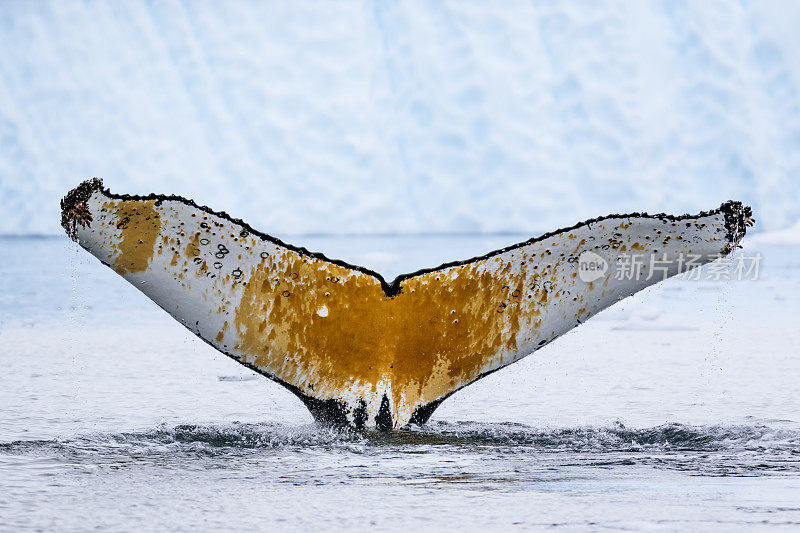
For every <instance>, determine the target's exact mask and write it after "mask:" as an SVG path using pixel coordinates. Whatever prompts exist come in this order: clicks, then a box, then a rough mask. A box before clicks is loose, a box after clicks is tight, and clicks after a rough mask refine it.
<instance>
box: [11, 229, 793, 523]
mask: <svg viewBox="0 0 800 533" xmlns="http://www.w3.org/2000/svg"><path fill="white" fill-rule="evenodd" d="M524 238H525V236H510V235H505V236H492V237H485V236H473V237H402V238H391V237H382V238H346V237H338V238H333V237H314V238H312V237H294V238H289V239H288V240H289V241H290V242H295V243H297V244H301V245H305V246H308V247H309V248H311V249H316V250H321V251H324V252H326V253H328V254H329V255H332V256H334V257H339V258H343V259H346V260H349V261H352V262H356V263H360V264H364V265H366V266H370V267H372V268H375V269H377V270H380V271H381V272H383V273H385V274H386V276H387V277H393V276H394V275H396V274H398V273H401V272H404V271H410V270H415V269H417V268H420V267H424V266H431V265H434V264H438V263H440V262H442V261H445V260H450V259H455V258H464V257H468V256H472V255H476V254H480V253H484V252H486V251H488V250H491V249H493V248H496V247H500V246H503V245H506V244H510V243H513V242H516V241H519V240H522V239H524ZM0 245H2V248H3V251H4V260H3V261H2V263H0V274H1V275H0V348H2V350H0V529H5V530H9V531H17V530H20V529H38V530H41V529H47V530H52V529H59V530H67V531H69V530H87V529H103V530H134V529H144V530H153V529H170V530H198V529H200V530H208V529H218V528H224V529H234V528H235V529H245V530H255V529H264V530H274V529H278V530H282V529H283V530H296V529H300V528H303V529H306V528H308V529H311V528H315V529H325V530H352V529H356V530H364V529H375V528H377V529H408V528H429V529H442V530H465V529H466V530H475V529H486V528H490V529H497V530H506V529H509V528H517V529H530V528H552V529H560V530H601V529H602V530H606V529H612V530H613V529H624V530H631V529H632V530H639V529H644V530H698V529H699V530H720V531H730V530H737V529H741V528H745V527H746V528H748V529H762V528H763V529H786V530H796V529H797V528H798V527H800V418H798V413H800V362H799V361H798V348H797V346H800V331H798V328H797V327H796V317H797V311H798V310H800V306H798V297H799V296H800V276H798V274H799V273H800V249H798V248H792V247H779V246H773V247H762V248H761V249H760V250H759V251H761V252H762V253H763V255H764V259H763V262H762V271H761V273H760V274H761V276H760V279H759V280H757V281H729V282H725V281H712V280H702V281H688V280H674V279H673V280H669V281H668V282H665V283H662V284H660V285H658V286H655V287H653V288H651V289H648V290H646V291H644V292H642V293H640V294H639V295H637V296H635V297H633V298H631V299H628V300H626V301H624V302H622V303H621V304H618V305H617V306H615V307H614V308H612V309H609V310H607V311H605V312H603V313H601V314H600V315H598V316H597V317H595V318H594V319H592V320H590V321H589V322H588V323H587V324H585V325H583V326H581V327H580V328H578V329H576V330H573V331H572V332H571V333H570V334H568V335H566V336H564V337H563V338H561V339H559V340H558V341H556V342H554V343H552V344H551V345H549V346H547V347H545V348H544V349H542V350H541V351H539V352H537V353H536V354H534V355H533V356H531V357H529V358H527V359H525V360H523V361H522V362H520V363H517V364H515V365H512V366H511V367H508V368H506V369H504V370H502V371H500V372H497V373H495V374H493V375H491V376H489V377H487V378H486V379H484V380H482V381H480V382H478V383H476V384H474V385H472V386H470V387H468V388H467V389H465V390H464V391H462V392H460V393H458V394H456V395H454V396H453V397H452V398H450V399H448V400H447V401H446V402H445V403H444V404H443V405H442V406H441V407H440V408H439V410H437V411H436V413H435V414H434V416H433V418H432V419H431V421H430V423H429V424H428V425H426V426H425V427H422V428H411V429H409V430H407V431H397V432H391V433H377V432H353V431H346V430H333V429H329V428H322V427H318V426H316V425H315V424H314V423H313V421H312V420H311V417H310V416H309V414H308V413H307V412H306V410H305V408H304V407H303V406H302V405H301V404H300V402H299V401H298V400H296V399H295V398H294V397H293V396H292V395H291V394H290V393H288V392H286V391H285V390H283V389H282V388H281V387H280V386H278V385H276V384H274V383H271V382H268V381H267V380H266V379H263V378H261V377H259V376H257V375H255V374H253V373H252V372H250V371H249V370H247V369H245V368H242V367H240V366H239V365H237V364H236V363H235V362H233V361H231V360H229V359H227V358H226V357H224V356H222V355H220V354H218V353H216V352H215V351H214V350H213V349H212V348H210V347H209V346H208V345H206V344H205V343H203V342H202V341H200V340H199V339H197V338H195V337H194V336H192V335H191V334H190V333H189V332H188V331H186V330H184V329H183V328H182V327H181V326H180V325H178V324H177V323H175V322H174V321H173V320H172V319H171V318H170V317H169V316H167V315H166V314H165V313H164V312H163V311H161V310H160V309H158V308H157V307H156V306H155V305H154V304H152V303H151V302H150V301H149V300H147V299H146V298H145V297H144V296H143V295H141V294H140V293H138V291H136V290H135V289H134V288H133V287H132V286H130V285H128V284H127V283H126V282H124V281H123V280H122V279H121V278H119V277H117V276H116V274H114V273H113V272H111V271H110V270H108V269H107V268H105V267H103V266H102V265H100V264H99V263H98V262H97V261H96V260H95V259H94V258H92V257H90V256H89V255H88V254H85V253H84V252H82V251H79V250H77V249H76V247H75V245H73V244H72V243H70V242H68V241H67V240H66V239H12V238H6V239H1V240H0ZM754 252H755V250H751V249H748V248H747V247H746V249H745V250H744V252H739V253H754Z"/></svg>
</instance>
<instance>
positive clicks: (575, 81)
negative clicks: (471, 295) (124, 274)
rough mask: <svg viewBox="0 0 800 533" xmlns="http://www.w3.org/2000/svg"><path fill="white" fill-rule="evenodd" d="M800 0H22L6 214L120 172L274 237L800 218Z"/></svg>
mask: <svg viewBox="0 0 800 533" xmlns="http://www.w3.org/2000/svg"><path fill="white" fill-rule="evenodd" d="M798 28H800V2H783V3H781V2H765V3H760V2H725V3H723V2H682V1H665V2H653V3H645V2H553V3H550V2H547V3H538V2H525V3H523V2H503V3H500V2H493V3H492V2H485V3H483V2H481V3H473V2H466V3H465V2H455V1H453V2H416V3H414V2H412V3H402V4H397V3H394V2H383V1H376V2H346V3H339V2H337V3H334V2H321V3H297V2H289V1H286V2H269V3H254V2H253V3H250V2H224V3H211V2H187V3H176V2H113V3H112V2H79V1H70V0H67V1H59V2H52V3H42V2H13V1H8V2H2V3H0V50H2V53H0V201H2V203H3V214H2V216H0V234H8V233H14V234H30V233H46V234H49V233H56V232H58V231H60V229H59V227H58V221H59V216H58V206H57V204H58V200H59V198H60V197H61V196H62V195H63V194H64V192H66V190H68V189H69V188H70V187H72V186H74V185H76V184H77V183H78V182H79V181H81V180H83V179H85V178H88V177H92V176H100V177H103V178H104V179H105V182H106V185H107V186H109V187H110V188H111V189H112V190H114V191H117V192H131V193H147V192H152V191H157V192H165V193H176V194H181V195H184V196H188V197H191V198H194V199H196V200H197V201H198V202H200V203H204V204H208V205H211V206H212V207H214V208H216V209H223V210H226V211H228V212H230V213H232V214H234V215H236V216H239V217H241V218H244V219H245V220H247V221H249V222H251V223H252V224H253V225H254V226H256V227H259V228H261V229H264V230H265V231H268V232H274V233H302V232H370V233H371V232H428V231H437V232H450V231H458V232H464V231H506V230H512V231H513V230H521V231H532V232H533V231H538V230H542V229H549V228H555V227H560V226H564V225H569V224H572V223H574V222H576V221H578V220H580V219H584V218H587V217H591V216H596V215H600V214H606V213H608V212H624V211H639V210H647V211H670V212H695V211H698V210H700V209H706V208H712V207H715V206H717V205H719V203H720V202H722V201H723V200H726V199H728V198H737V199H742V200H745V201H747V202H749V203H751V204H752V205H753V206H754V208H755V210H756V213H757V216H758V219H759V222H760V228H762V229H777V228H782V227H786V226H789V225H791V224H792V223H794V222H795V221H797V220H798V218H800V204H799V203H798V198H800V194H799V193H800V105H799V101H800V100H799V99H800V96H799V95H800V90H799V89H800V31H798Z"/></svg>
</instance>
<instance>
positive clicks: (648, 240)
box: [61, 179, 752, 430]
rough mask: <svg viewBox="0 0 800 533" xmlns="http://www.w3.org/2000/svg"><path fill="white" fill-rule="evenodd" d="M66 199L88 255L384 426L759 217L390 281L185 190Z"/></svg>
mask: <svg viewBox="0 0 800 533" xmlns="http://www.w3.org/2000/svg"><path fill="white" fill-rule="evenodd" d="M61 208H62V217H61V223H62V226H63V227H64V229H65V230H66V232H67V234H68V235H69V236H70V237H71V238H73V239H74V240H76V241H77V242H78V243H79V244H80V245H81V246H82V247H83V248H85V249H86V250H88V251H89V252H90V253H92V254H93V255H94V256H96V257H97V258H98V259H99V260H100V261H102V262H103V264H105V265H107V266H109V267H111V268H113V269H114V270H115V271H116V272H117V273H118V274H119V275H121V276H122V277H124V278H125V279H126V280H128V281H129V282H130V283H132V284H133V285H134V286H135V287H136V288H137V289H139V290H141V291H142V292H144V293H145V294H146V295H147V296H148V297H149V298H150V299H152V300H153V301H154V302H156V303H157V304H158V305H159V306H161V307H162V308H163V309H164V310H165V311H167V312H168V313H169V314H170V315H172V316H173V317H174V318H175V319H176V320H178V321H180V322H181V323H182V324H183V325H184V326H186V327H187V328H188V329H190V330H191V331H192V332H194V333H195V334H196V335H198V336H199V337H201V338H202V339H203V340H205V341H206V342H207V343H209V344H210V345H212V346H213V347H214V348H216V349H217V350H219V351H221V352H222V353H224V354H226V355H228V356H229V357H231V358H232V359H235V360H236V361H238V362H239V363H241V364H243V365H245V366H247V367H249V368H251V369H253V370H255V371H256V372H259V373H260V374H262V375H264V376H266V377H268V378H270V379H272V380H274V381H277V382H278V383H280V384H281V385H283V386H284V387H286V388H287V389H289V390H290V391H292V392H293V393H294V394H296V395H297V396H298V397H299V398H300V399H301V400H302V401H303V402H304V403H305V405H306V406H307V407H308V408H309V410H310V411H311V413H312V414H313V415H314V417H315V419H317V420H318V421H321V422H324V423H329V424H341V425H349V426H353V427H356V428H362V427H377V428H379V429H382V430H388V429H391V428H398V427H404V426H406V425H408V424H423V423H425V422H426V421H427V420H428V418H429V417H430V416H431V414H432V413H433V411H434V410H435V409H436V407H438V405H439V404H441V402H442V401H444V400H445V399H446V398H447V397H448V396H450V395H451V394H453V393H454V392H456V391H458V390H460V389H462V388H463V387H465V386H467V385H469V384H470V383H473V382H474V381H476V380H478V379H480V378H481V377H483V376H486V375H487V374H490V373H492V372H494V371H496V370H499V369H501V368H503V367H505V366H508V365H510V364H511V363H514V362H516V361H518V360H520V359H522V358H523V357H525V356H527V355H530V354H531V353H533V352H534V351H536V350H537V349H539V348H541V347H542V346H544V345H546V344H548V343H549V342H551V341H553V340H554V339H556V338H557V337H559V336H560V335H562V334H564V333H566V332H567V331H569V330H571V329H572V328H574V327H575V326H577V325H579V324H581V323H583V322H585V321H586V320H587V319H588V318H590V317H591V316H593V315H594V314H596V313H598V312H599V311H601V310H603V309H605V308H606V307H608V306H610V305H612V304H614V303H615V302H617V301H619V300H621V299H622V298H625V297H627V296H629V295H631V294H633V293H635V292H637V291H639V290H641V289H643V288H645V287H647V286H649V285H652V284H654V283H656V282H658V281H661V280H663V279H666V278H667V277H670V276H673V275H676V274H678V273H681V272H682V271H685V269H686V268H687V266H691V267H697V266H700V265H702V264H704V263H707V262H709V261H712V260H714V259H716V258H719V257H721V256H724V255H727V254H729V253H730V252H731V251H732V250H734V248H735V247H736V246H737V245H738V243H739V241H740V240H741V239H742V237H743V236H744V234H745V231H746V226H747V225H749V224H751V223H752V213H751V210H750V208H749V207H746V206H743V205H742V204H741V203H740V202H733V201H729V202H726V203H724V204H722V205H721V206H720V207H719V208H717V209H715V210H712V211H707V212H702V213H699V214H698V215H682V216H672V215H666V214H658V215H648V214H646V213H632V214H628V215H609V216H607V217H602V218H597V219H593V220H587V221H586V222H581V223H579V224H576V225H575V226H573V227H570V228H566V229H562V230H557V231H554V232H551V233H547V234H545V235H542V236H540V237H536V238H533V239H530V240H528V241H525V242H522V243H519V244H515V245H512V246H508V247H506V248H503V249H501V250H497V251H494V252H491V253H489V254H486V255H484V256H481V257H475V258H472V259H467V260H465V261H456V262H452V263H446V264H444V265H441V266H438V267H436V268H431V269H425V270H421V271H418V272H414V273H412V274H404V275H401V276H399V277H397V278H396V279H395V280H394V281H392V282H387V281H386V280H385V279H384V278H383V277H382V276H381V275H380V274H378V273H377V272H374V271H372V270H369V269H367V268H363V267H359V266H355V265H350V264H348V263H345V262H343V261H338V260H332V259H329V258H327V257H325V256H324V255H322V254H319V253H313V252H309V251H308V250H306V249H305V248H299V247H295V246H292V245H289V244H286V243H284V242H282V241H281V240H279V239H276V238H274V237H271V236H269V235H267V234H264V233H261V232H258V231H256V230H254V229H253V228H251V227H250V226H248V225H247V224H246V223H244V222H242V221H241V220H237V219H234V218H231V217H230V216H228V215H227V214H225V213H221V212H215V211H213V210H211V209H209V208H208V207H204V206H198V205H197V204H195V203H194V202H192V201H191V200H187V199H185V198H181V197H178V196H161V195H149V196H128V195H118V194H112V193H111V192H110V191H108V190H107V189H104V188H103V184H102V181H100V180H99V179H93V180H89V181H86V182H84V183H82V184H81V185H79V186H78V187H77V188H75V189H73V190H72V191H70V192H69V193H68V194H67V195H66V196H65V197H64V199H63V200H62V201H61ZM689 258H691V261H692V263H691V264H690V265H688V264H687V261H688V260H689ZM620 272H623V273H624V274H625V275H619V273H620Z"/></svg>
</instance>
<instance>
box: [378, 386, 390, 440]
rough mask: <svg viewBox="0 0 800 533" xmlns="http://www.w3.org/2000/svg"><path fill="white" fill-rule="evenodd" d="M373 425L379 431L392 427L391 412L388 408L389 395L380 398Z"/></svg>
mask: <svg viewBox="0 0 800 533" xmlns="http://www.w3.org/2000/svg"><path fill="white" fill-rule="evenodd" d="M375 427H376V428H378V429H379V430H380V431H389V430H390V429H392V412H391V410H390V409H389V397H388V396H386V394H384V395H383V400H381V407H380V409H378V415H377V416H376V417H375Z"/></svg>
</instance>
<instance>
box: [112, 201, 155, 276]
mask: <svg viewBox="0 0 800 533" xmlns="http://www.w3.org/2000/svg"><path fill="white" fill-rule="evenodd" d="M155 203H156V201H155V200H148V201H137V200H126V201H121V202H117V203H116V204H115V205H113V209H114V212H115V214H116V216H117V220H118V221H117V229H119V230H120V231H121V236H120V240H119V243H118V244H117V250H118V252H119V255H117V257H116V259H115V260H114V270H116V271H117V273H118V274H127V273H129V272H142V271H144V270H147V266H148V265H149V264H150V259H151V258H152V257H153V254H154V253H155V249H156V247H155V244H156V240H157V239H158V236H159V235H160V233H161V217H160V215H159V214H158V213H157V212H156V210H155V208H154V206H155Z"/></svg>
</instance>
